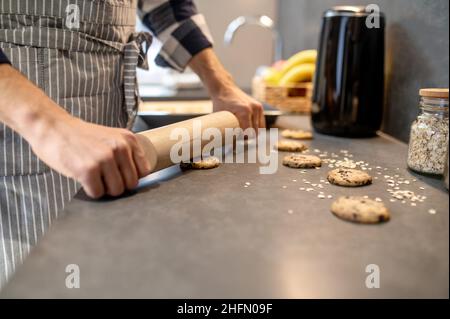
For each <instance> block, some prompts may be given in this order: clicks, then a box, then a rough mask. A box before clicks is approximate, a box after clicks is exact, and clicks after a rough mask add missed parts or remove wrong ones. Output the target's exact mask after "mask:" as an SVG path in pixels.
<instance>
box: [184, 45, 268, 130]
mask: <svg viewBox="0 0 450 319" xmlns="http://www.w3.org/2000/svg"><path fill="white" fill-rule="evenodd" d="M189 66H190V67H191V69H192V70H194V72H195V73H197V74H198V76H199V77H200V79H201V80H202V82H203V83H204V85H205V86H206V88H207V89H208V91H209V94H210V96H211V99H212V101H213V111H229V112H231V113H233V114H234V115H236V117H237V118H238V119H239V124H240V125H241V128H243V129H247V128H251V127H252V128H254V129H255V130H257V129H258V128H262V127H265V121H264V112H263V107H262V105H261V103H259V102H258V101H256V100H255V99H253V98H251V97H249V96H248V95H247V94H245V93H244V92H243V91H242V90H241V89H239V88H238V87H237V86H236V84H235V83H234V81H233V78H232V77H231V75H230V74H229V73H228V72H227V71H226V70H225V68H224V67H223V65H222V64H221V63H220V61H219V59H218V58H217V56H216V54H215V53H214V51H213V50H212V49H205V50H202V51H201V52H200V53H198V54H196V55H195V56H194V57H193V58H192V59H191V61H190V63H189Z"/></svg>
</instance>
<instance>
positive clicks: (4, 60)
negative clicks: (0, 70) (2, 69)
mask: <svg viewBox="0 0 450 319" xmlns="http://www.w3.org/2000/svg"><path fill="white" fill-rule="evenodd" d="M3 63H8V64H9V63H10V62H9V60H8V58H7V57H6V55H5V54H4V53H3V52H2V49H0V64H3Z"/></svg>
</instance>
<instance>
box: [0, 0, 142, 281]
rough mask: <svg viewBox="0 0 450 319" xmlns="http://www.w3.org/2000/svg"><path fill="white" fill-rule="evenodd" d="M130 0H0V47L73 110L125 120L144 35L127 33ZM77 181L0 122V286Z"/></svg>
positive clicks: (94, 118) (106, 121) (131, 24)
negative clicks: (42, 157) (56, 169)
mask: <svg viewBox="0 0 450 319" xmlns="http://www.w3.org/2000/svg"><path fill="white" fill-rule="evenodd" d="M136 2H137V0H0V48H1V49H2V50H3V52H4V53H5V54H6V55H7V57H8V58H9V59H10V61H11V63H12V65H13V66H14V67H15V68H16V69H17V70H19V71H20V72H21V73H22V74H24V75H25V76H26V77H27V78H28V79H29V80H30V81H32V82H33V83H35V84H36V85H37V86H38V87H40V88H41V89H42V90H44V91H45V93H46V94H47V95H48V96H49V97H50V98H51V99H53V100H54V101H55V102H56V103H57V104H59V105H60V106H61V107H63V108H65V109H66V110H67V111H68V112H69V113H71V114H72V115H73V116H76V117H79V118H81V119H83V120H85V121H88V122H92V123H96V124H101V125H106V126H111V127H127V126H128V127H130V126H131V125H132V121H133V119H134V116H135V113H136V109H137V104H138V94H137V85H136V67H137V66H140V67H145V66H146V65H145V63H146V62H145V61H146V50H147V49H148V47H149V46H150V43H151V37H150V35H149V34H147V33H135V19H136ZM144 48H145V49H144ZM0 94H1V92H0ZM79 189H80V186H79V184H78V183H76V182H75V181H74V180H71V179H68V178H66V177H64V176H62V175H61V174H59V173H57V172H55V171H53V170H51V169H50V168H49V167H48V166H46V165H45V164H44V163H43V162H41V161H40V160H39V159H38V158H37V157H36V156H35V155H34V154H33V152H32V150H31V148H30V146H29V145H28V143H27V142H26V141H25V140H23V139H22V138H21V136H20V135H18V134H17V133H15V132H14V131H12V130H11V129H9V128H8V127H7V126H5V125H4V124H2V123H0V288H1V287H2V286H4V284H5V283H6V280H7V279H8V278H9V277H10V276H11V274H13V272H14V270H15V269H16V267H17V266H18V265H19V264H20V263H21V262H22V261H23V260H24V258H25V257H26V256H27V254H28V253H29V252H30V249H31V248H32V247H33V246H34V245H35V244H36V242H37V240H38V239H39V238H40V236H42V234H44V233H45V231H46V230H47V229H48V227H49V226H50V225H51V223H52V221H53V220H55V219H56V218H58V213H60V212H61V210H62V209H63V208H64V205H65V204H66V203H67V202H68V201H70V200H71V198H72V197H73V196H74V195H75V194H76V193H77V192H78V190H79Z"/></svg>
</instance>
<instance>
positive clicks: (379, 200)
mask: <svg viewBox="0 0 450 319" xmlns="http://www.w3.org/2000/svg"><path fill="white" fill-rule="evenodd" d="M375 201H376V202H379V203H381V202H382V201H383V200H382V199H381V198H379V197H377V198H375Z"/></svg>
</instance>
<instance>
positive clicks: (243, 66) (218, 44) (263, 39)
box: [195, 0, 278, 88]
mask: <svg viewBox="0 0 450 319" xmlns="http://www.w3.org/2000/svg"><path fill="white" fill-rule="evenodd" d="M277 2H278V1H277V0H196V1H195V3H196V4H197V6H198V9H199V11H200V12H202V13H203V14H204V15H205V17H206V20H207V22H208V25H209V27H210V29H211V33H212V35H213V38H214V41H215V50H216V52H217V54H218V55H219V58H220V59H221V61H222V62H223V64H224V65H225V67H226V68H227V69H228V70H229V71H230V73H231V74H232V75H233V77H234V78H235V80H236V82H237V83H238V85H239V86H240V87H244V88H249V87H250V86H251V79H252V77H253V75H254V74H255V71H256V68H257V67H258V66H260V65H268V64H271V62H272V57H273V41H272V34H271V32H270V31H269V30H266V29H263V28H261V27H257V26H245V27H244V28H243V29H241V30H239V31H238V33H237V34H236V37H235V40H234V42H233V44H232V46H230V47H225V46H224V44H223V36H224V34H225V30H226V28H227V26H228V24H229V23H230V22H231V21H232V20H233V19H235V18H236V17H238V16H240V15H262V14H265V15H267V16H269V17H271V18H272V19H274V20H275V21H276V18H277Z"/></svg>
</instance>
